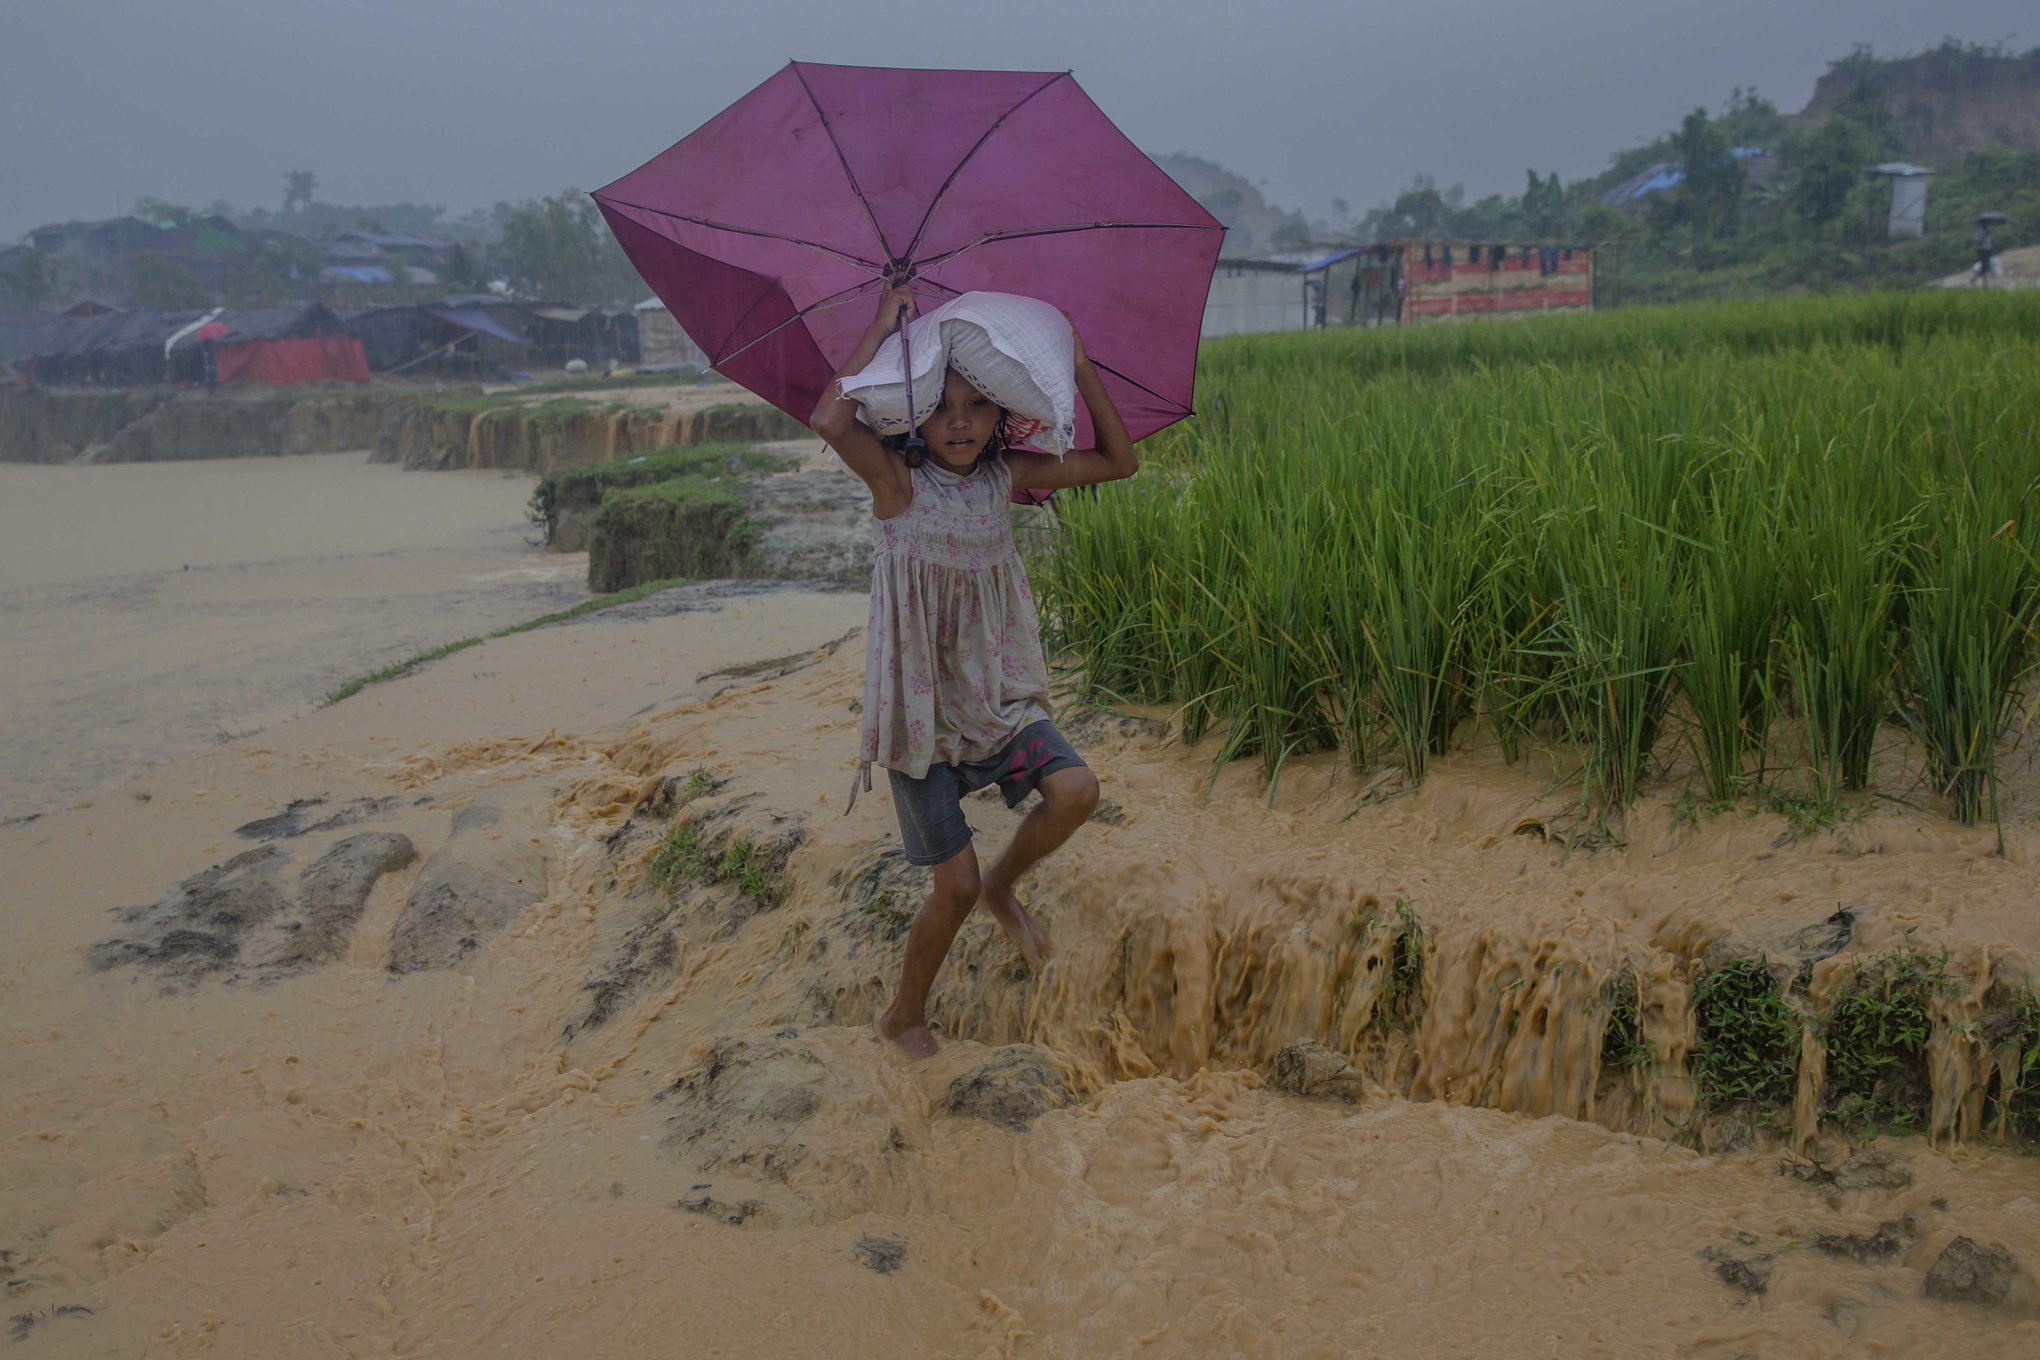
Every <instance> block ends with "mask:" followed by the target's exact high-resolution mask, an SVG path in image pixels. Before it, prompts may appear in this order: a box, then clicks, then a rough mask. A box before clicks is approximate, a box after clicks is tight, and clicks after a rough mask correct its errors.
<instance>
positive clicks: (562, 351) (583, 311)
mask: <svg viewBox="0 0 2040 1360" xmlns="http://www.w3.org/2000/svg"><path fill="white" fill-rule="evenodd" d="M524 310H525V314H526V315H527V316H528V317H529V318H530V322H529V324H528V326H527V328H526V331H525V334H526V335H527V336H529V337H530V340H531V362H532V363H534V364H540V365H544V366H546V367H552V366H555V365H564V364H566V363H567V362H569V361H570V360H573V359H581V360H585V361H586V362H587V363H588V364H590V365H601V364H603V363H606V362H608V361H609V360H612V359H614V360H618V361H627V360H628V359H629V358H630V357H631V354H632V351H633V350H635V349H636V348H637V344H636V342H637V333H638V324H637V318H636V317H635V316H633V315H631V314H630V313H624V314H622V315H620V316H619V315H617V314H615V313H611V312H605V311H603V310H602V309H601V308H599V307H577V306H575V305H573V304H572V303H566V302H530V303H526V304H525V305H524Z"/></svg>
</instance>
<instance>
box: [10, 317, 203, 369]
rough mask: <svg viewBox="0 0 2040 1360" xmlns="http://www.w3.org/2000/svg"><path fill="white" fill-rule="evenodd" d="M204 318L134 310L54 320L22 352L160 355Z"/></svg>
mask: <svg viewBox="0 0 2040 1360" xmlns="http://www.w3.org/2000/svg"><path fill="white" fill-rule="evenodd" d="M208 310H209V309H208ZM205 315H206V312H205V311H194V310H179V311H165V310H164V309H162V308H160V307H131V308H129V309H128V310H127V311H124V312H108V313H106V314H105V315H103V316H59V317H52V318H51V319H49V320H48V321H44V322H40V323H37V324H38V331H37V333H36V334H35V335H34V336H33V337H32V338H30V340H29V342H28V344H27V347H26V348H24V349H23V350H21V351H19V352H20V353H22V354H31V355H34V356H35V357H36V358H38V359H54V358H61V357H63V356H66V355H78V354H114V353H120V352H122V351H125V350H136V349H155V350H157V351H158V352H160V351H161V350H162V348H163V342H164V341H165V340H168V339H169V338H170V337H171V336H173V335H175V334H176V333H177V332H178V331H180V330H182V329H184V328H185V327H186V326H189V325H190V324H191V323H192V322H194V321H197V320H198V319H199V318H200V317H203V316H205Z"/></svg>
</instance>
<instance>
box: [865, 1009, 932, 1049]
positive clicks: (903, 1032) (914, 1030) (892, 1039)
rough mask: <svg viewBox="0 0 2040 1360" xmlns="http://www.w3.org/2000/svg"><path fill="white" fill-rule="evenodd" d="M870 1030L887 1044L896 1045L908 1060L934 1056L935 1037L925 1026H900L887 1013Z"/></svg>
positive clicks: (890, 1014)
mask: <svg viewBox="0 0 2040 1360" xmlns="http://www.w3.org/2000/svg"><path fill="white" fill-rule="evenodd" d="M871 1028H872V1030H873V1031H874V1032H875V1033H876V1034H877V1035H878V1037H879V1038H881V1039H883V1040H885V1041H886V1042H887V1043H891V1044H898V1045H899V1047H900V1051H901V1052H902V1053H904V1054H906V1055H907V1056H908V1057H909V1058H913V1059H917V1060H918V1059H921V1058H932V1057H934V1056H935V1048H936V1044H935V1036H934V1035H933V1034H931V1033H929V1032H928V1026H927V1025H926V1024H919V1025H901V1024H900V1023H899V1022H898V1021H897V1020H894V1019H893V1013H892V1012H891V1011H887V1012H886V1013H885V1014H884V1015H881V1016H879V1017H878V1019H877V1020H876V1021H875V1022H874V1023H873V1024H872V1026H871Z"/></svg>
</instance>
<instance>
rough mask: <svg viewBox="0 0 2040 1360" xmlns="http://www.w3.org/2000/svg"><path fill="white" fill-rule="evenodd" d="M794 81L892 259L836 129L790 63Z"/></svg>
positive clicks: (801, 74) (797, 67)
mask: <svg viewBox="0 0 2040 1360" xmlns="http://www.w3.org/2000/svg"><path fill="white" fill-rule="evenodd" d="M787 65H788V66H791V67H792V68H793V76H794V79H796V80H798V81H799V82H800V88H801V89H802V90H803V91H805V92H806V94H807V97H808V103H810V104H812V105H814V109H815V117H817V118H819V119H821V120H822V131H824V132H826V133H828V134H829V145H830V146H831V147H833V148H834V149H835V152H836V161H837V163H838V164H839V165H841V166H842V167H843V178H844V179H847V180H849V181H850V195H851V197H853V198H855V199H856V200H857V206H858V207H860V208H862V209H864V220H865V221H866V222H869V223H870V224H871V234H872V235H873V236H876V237H877V238H878V248H879V249H880V250H882V251H884V252H885V257H886V259H888V260H890V259H892V257H893V253H892V242H890V241H888V240H886V239H885V232H884V231H883V230H882V229H881V228H880V227H879V225H878V218H877V217H876V216H874V215H873V214H872V211H871V204H870V203H869V202H868V201H866V199H865V197H864V186H863V185H861V184H859V183H858V182H857V172H856V171H854V170H852V169H851V168H850V158H849V157H848V156H846V155H844V154H843V144H842V143H841V142H839V141H837V140H836V129H835V128H834V127H832V126H830V124H829V115H828V114H826V113H823V112H822V101H821V100H819V99H817V98H815V92H814V87H813V86H811V85H809V84H808V83H807V73H806V72H804V71H802V70H801V69H800V63H799V62H797V61H790V62H788V63H787Z"/></svg>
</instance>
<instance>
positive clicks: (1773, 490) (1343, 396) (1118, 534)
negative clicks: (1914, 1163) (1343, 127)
mask: <svg viewBox="0 0 2040 1360" xmlns="http://www.w3.org/2000/svg"><path fill="white" fill-rule="evenodd" d="M1198 363H1199V382H1200V388H1201V390H1203V391H1205V392H1208V393H1209V394H1210V398H1211V399H1210V401H1209V404H1208V407H1207V410H1206V411H1205V413H1204V414H1202V415H1200V416H1199V418H1198V419H1197V420H1195V421H1184V422H1181V423H1180V424H1178V425H1175V426H1172V427H1171V428H1170V429H1169V430H1167V431H1164V432H1162V433H1161V434H1159V435H1157V436H1156V437H1155V439H1154V441H1153V443H1154V448H1153V451H1152V462H1153V464H1154V467H1155V474H1154V475H1152V476H1142V477H1139V478H1135V479H1132V480H1129V481H1123V482H1116V483H1113V484H1111V485H1108V486H1103V487H1100V488H1098V489H1097V493H1096V494H1095V495H1086V496H1082V497H1077V498H1073V499H1072V500H1070V501H1069V502H1068V503H1067V504H1064V505H1063V506H1062V508H1061V510H1060V511H1059V512H1058V516H1059V524H1060V537H1059V539H1058V540H1057V543H1056V546H1055V550H1054V551H1053V553H1051V554H1050V555H1049V557H1048V559H1047V561H1046V562H1045V563H1044V564H1043V566H1042V570H1041V571H1040V573H1039V580H1038V583H1037V584H1038V585H1039V587H1040V592H1041V597H1042V600H1043V602H1044V607H1045V608H1044V612H1045V613H1046V614H1047V615H1048V616H1049V617H1050V619H1051V621H1052V622H1051V631H1052V633H1053V636H1054V639H1055V640H1056V641H1057V643H1058V644H1059V645H1061V646H1065V647H1067V648H1068V649H1069V650H1070V651H1071V652H1073V653H1074V654H1075V655H1077V656H1078V657H1080V658H1082V674H1081V679H1080V682H1079V686H1078V688H1079V691H1080V695H1082V696H1083V697H1091V696H1101V695H1109V696H1112V697H1113V698H1115V699H1116V700H1118V701H1121V702H1135V703H1151V704H1162V705H1170V706H1174V707H1176V708H1177V709H1178V710H1179V712H1180V716H1181V720H1182V724H1183V732H1184V736H1185V738H1186V739H1187V740H1189V741H1192V742H1195V741H1198V740H1200V739H1201V738H1202V737H1204V736H1206V735H1213V734H1219V733H1223V734H1224V736H1223V740H1221V741H1219V742H1218V743H1216V744H1215V746H1214V759H1215V760H1216V761H1218V762H1220V763H1222V762H1223V761H1225V760H1229V759H1232V758H1234V757H1246V756H1252V757H1258V759H1259V760H1260V762H1261V763H1262V767H1263V770H1264V773H1265V775H1266V778H1267V780H1268V785H1269V790H1270V793H1271V796H1272V794H1273V791H1274V786H1275V783H1276V781H1277V780H1278V779H1279V777H1280V775H1281V773H1282V771H1283V770H1284V768H1285V767H1286V766H1287V764H1288V762H1289V761H1290V760H1291V759H1292V758H1293V757H1295V756H1299V755H1307V754H1311V753H1315V752H1326V751H1333V750H1336V751H1339V752H1340V753H1341V754H1342V755H1344V756H1345V757H1346V758H1347V760H1348V761H1349V762H1350V763H1351V764H1352V765H1353V766H1354V767H1355V768H1356V769H1358V770H1367V769H1371V768H1373V767H1375V766H1378V765H1380V764H1382V763H1384V762H1387V763H1392V764H1394V765H1397V766H1399V767H1401V768H1402V770H1403V772H1404V773H1405V775H1406V776H1407V777H1408V780H1409V782H1410V783H1411V784H1412V785H1415V784H1418V783H1420V782H1421V781H1422V779H1423V778H1424V775H1425V773H1426V770H1427V768H1428V761H1429V759H1431V758H1432V757H1435V756H1437V755H1440V754H1442V753H1443V752H1445V751H1447V750H1449V749H1451V748H1452V747H1453V746H1454V745H1455V744H1457V743H1459V742H1461V741H1464V740H1466V739H1468V738H1469V737H1470V736H1473V735H1474V733H1475V732H1476V730H1477V728H1476V724H1478V726H1479V727H1480V728H1485V730H1486V731H1487V732H1489V733H1492V734H1494V735H1495V736H1497V737H1499V738H1501V740H1502V744H1503V750H1504V752H1505V754H1508V755H1510V756H1512V757H1514V758H1521V757H1523V756H1524V755H1525V754H1526V753H1528V752H1529V751H1531V750H1533V749H1534V750H1539V751H1542V752H1548V753H1550V754H1552V755H1554V756H1555V757H1556V758H1557V759H1558V761H1560V762H1562V765H1563V767H1564V768H1567V769H1569V770H1570V771H1572V773H1571V774H1570V775H1569V778H1570V779H1572V780H1574V781H1577V783H1578V785H1579V788H1580V796H1581V799H1582V803H1583V807H1582V809H1581V814H1582V815H1581V819H1580V820H1581V824H1582V825H1595V824H1598V825H1601V826H1603V827H1609V828H1612V827H1614V826H1616V825H1619V816H1618V815H1616V814H1619V812H1620V810H1621V809H1623V808H1624V807H1626V806H1627V805H1628V804H1630V803H1631V802H1633V801H1634V800H1635V799H1637V798H1639V797H1642V796H1645V795H1647V794H1649V793H1652V792H1654V791H1655V789H1656V788H1657V787H1659V786H1660V781H1661V780H1663V779H1664V777H1665V774H1666V771H1667V770H1668V769H1669V768H1670V767H1671V766H1672V764H1673V763H1675V761H1676V760H1677V756H1676V755H1675V754H1674V752H1673V751H1672V750H1671V749H1670V748H1672V747H1673V746H1684V745H1690V747H1691V749H1692V752H1693V755H1694V756H1695V758H1696V760H1697V766H1698V769H1697V773H1696V780H1697V782H1699V783H1701V784H1703V785H1704V792H1705V796H1706V797H1707V799H1708V801H1709V803H1710V804H1719V803H1725V802H1728V801H1730V800H1731V799H1733V800H1736V801H1754V802H1755V803H1756V804H1757V805H1758V806H1766V807H1769V808H1771V809H1772V810H1775V811H1777V812H1779V813H1781V814H1782V815H1784V816H1785V817H1787V818H1788V820H1790V821H1791V822H1792V823H1793V825H1794V827H1795V830H1796V831H1797V832H1798V833H1799V834H1802V835H1804V834H1812V833H1814V832H1817V831H1819V830H1821V829H1823V828H1825V827H1828V826H1832V825H1834V824H1835V823H1836V822H1837V821H1838V820H1840V819H1841V818H1842V817H1843V816H1844V815H1845V814H1844V811H1843V809H1844V808H1846V807H1849V806H1853V805H1854V802H1853V801H1851V802H1842V801H1838V799H1839V798H1842V797H1845V796H1847V795H1851V794H1854V793H1857V792H1859V791H1868V790H1867V786H1868V783H1869V782H1870V780H1871V776H1872V773H1873V772H1872V770H1871V761H1870V754H1871V750H1872V747H1873V746H1874V745H1875V743H1876V741H1877V740H1878V739H1879V735H1880V733H1888V732H1889V731H1890V719H1891V717H1892V716H1893V715H1895V714H1896V715H1901V716H1903V717H1904V718H1905V720H1906V722H1907V724H1908V726H1909V727H1910V728H1911V730H1912V732H1913V735H1914V736H1915V738H1916V739H1917V741H1918V748H1919V754H1920V755H1922V756H1924V757H1925V758H1926V759H1925V761H1924V763H1925V764H1926V766H1927V768H1928V771H1929V777H1930V780H1931V782H1932V784H1933V786H1934V788H1935V790H1936V791H1937V792H1938V793H1940V794H1942V795H1943V796H1945V797H1946V798H1947V799H1948V801H1949V805H1950V811H1951V812H1952V813H1953V815H1954V816H1955V818H1956V819H1957V820H1958V821H1962V822H1965V823H1975V822H1977V821H1980V820H1985V819H1988V818H1992V817H1994V816H1995V815H1996V812H1997V806H1996V799H1995V792H1994V791H1995V789H1996V776H1995V774H1994V768H1995V763H1996V761H1997V759H1998V758H1999V754H2000V752H2001V751H2002V749H2003V747H2004V744H2005V740H2006V739H2007V738H2009V737H2011V736H2012V735H2013V734H2014V732H2015V731H2016V730H2017V724H2018V723H2019V721H2020V716H2019V715H2020V713H2021V712H2022V711H2023V710H2022V709H2021V708H2020V701H2021V700H2022V699H2023V698H2024V697H2025V695H2026V683H2025V682H2026V680H2027V678H2028V677H2029V676H2030V675H2031V674H2032V673H2033V665H2034V662H2035V659H2036V656H2040V648H2036V645H2035V643H2036V639H2040V589H2036V582H2040V502H2036V501H2035V499H2034V498H2033V497H2032V496H2031V495H2029V494H2028V491H2029V488H2028V486H2027V477H2026V473H2025V472H2024V471H2023V470H2024V469H2028V468H2031V467H2032V466H2033V460H2034V458H2035V457H2036V456H2040V444H2036V438H2040V433H2036V432H2040V426H2034V425H2033V424H2031V423H2030V422H2023V421H2019V422H2015V421H2012V420H2009V419H2003V418H2001V413H2002V412H2005V411H2009V410H2027V409H2031V408H2033V407H2034V406H2035V405H2036V404H2040V295H2036V294H2033V293H2031V292H2030V291H2029V292H2027V293H2024V294H2015V293H2012V292H2009V291H2006V292H1993V293H1989V294H1981V295H1975V296H1971V295H1967V294H1959V295H1958V294H1957V293H1956V291H1955V290H1937V291H1936V293H1935V294H1933V295H1925V294H1921V295H1913V294H1892V295H1886V296H1864V297H1835V298H1821V299H1803V298H1802V299H1778V300H1775V301H1763V302H1750V303H1741V304H1734V305H1721V304H1716V305H1693V306H1685V307H1679V308H1653V309H1642V308H1638V309H1633V310H1629V311H1623V312H1617V313H1611V314H1607V315H1589V316H1562V317H1551V318H1544V319H1536V320H1526V321H1523V322H1520V323H1516V322H1512V323H1511V324H1510V325H1508V326H1461V327H1418V328H1410V329H1401V328H1391V327H1380V328H1371V329H1351V330H1345V331H1323V332H1317V331H1313V332H1308V333H1303V332H1299V333H1296V334H1283V335H1268V336H1239V337H1227V338H1224V339H1221V340H1215V341H1213V342H1212V343H1211V344H1209V345H1207V346H1205V347H1204V348H1203V349H1201V350H1200V351H1199V357H1198ZM1299 410H1302V411H1308V412H1312V413H1314V414H1313V417H1312V419H1310V420H1308V421H1305V422H1303V423H1302V424H1299V423H1298V422H1297V419H1296V412H1298V411H1299ZM1682 718H1683V719H1684V721H1683V723H1682V721H1681V719H1682ZM1682 728H1683V730H1684V731H1685V732H1687V733H1690V734H1691V737H1690V741H1689V742H1688V741H1681V740H1679V739H1678V738H1679V734H1680V731H1681V729H1682ZM1767 781H1768V782H1767ZM1570 843H1571V844H1572V845H1574V846H1575V847H1577V846H1578V845H1579V841H1578V840H1577V838H1574V839H1573V840H1572V841H1571V842H1570Z"/></svg>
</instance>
